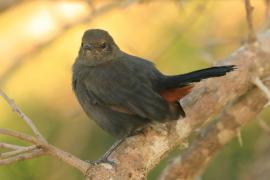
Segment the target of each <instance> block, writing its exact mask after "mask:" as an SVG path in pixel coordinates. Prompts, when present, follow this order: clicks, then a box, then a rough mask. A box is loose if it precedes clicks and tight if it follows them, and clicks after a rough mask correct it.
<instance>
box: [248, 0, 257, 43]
mask: <svg viewBox="0 0 270 180" xmlns="http://www.w3.org/2000/svg"><path fill="white" fill-rule="evenodd" d="M245 9H246V18H247V24H248V40H247V42H248V43H249V44H252V43H254V42H256V41H257V38H256V34H255V31H254V27H253V21H252V12H253V10H254V7H253V6H251V3H250V0H245Z"/></svg>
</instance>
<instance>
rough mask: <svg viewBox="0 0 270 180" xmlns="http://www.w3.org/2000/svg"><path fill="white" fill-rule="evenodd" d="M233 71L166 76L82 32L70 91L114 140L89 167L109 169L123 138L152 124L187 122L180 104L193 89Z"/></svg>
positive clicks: (104, 35)
mask: <svg viewBox="0 0 270 180" xmlns="http://www.w3.org/2000/svg"><path fill="white" fill-rule="evenodd" d="M234 69H235V66H234V65H226V66H216V67H209V68H206V69H201V70H197V71H193V72H190V73H186V74H180V75H165V74H163V73H161V72H160V71H159V70H158V69H157V68H156V67H155V65H154V64H153V63H152V62H151V61H148V60H145V59H143V58H140V57H137V56H133V55H130V54H128V53H125V52H124V51H122V50H121V49H120V48H119V47H118V46H117V44H116V43H115V41H114V40H113V38H112V37H111V35H110V34H109V33H108V32H107V31H105V30H102V29H89V30H86V31H85V32H84V34H83V37H82V41H81V46H80V49H79V53H78V56H77V57H76V60H75V63H74V64H73V66H72V88H73V91H74V93H75V96H76V98H77V99H78V102H79V104H80V105H81V107H82V109H83V110H84V112H85V113H86V114H87V116H88V117H89V118H90V119H92V120H94V121H95V122H96V123H97V124H98V125H99V126H100V127H101V128H102V129H103V130H105V131H106V132H108V133H109V134H111V135H112V136H114V137H116V138H117V141H116V143H115V144H114V145H113V146H112V147H111V148H110V149H109V150H108V151H107V152H106V153H105V154H104V155H103V156H102V157H101V158H100V159H98V160H96V161H92V162H93V163H94V164H99V163H110V164H113V163H114V162H112V161H110V160H109V159H108V157H109V156H110V155H111V153H112V152H113V151H114V150H115V149H116V148H117V147H118V146H119V145H120V144H121V143H122V142H123V141H124V140H125V139H126V138H127V137H129V136H133V135H135V134H137V133H139V132H141V131H142V130H143V129H144V128H145V127H147V126H149V124H151V123H153V122H159V123H165V122H170V121H176V120H178V119H180V118H184V117H186V113H185V111H184V109H183V107H182V106H181V104H180V99H182V98H183V97H185V96H186V95H187V94H189V93H190V92H191V91H192V88H193V87H194V83H196V82H199V81H201V80H203V79H207V78H213V77H220V76H224V75H226V73H228V72H230V71H233V70H234Z"/></svg>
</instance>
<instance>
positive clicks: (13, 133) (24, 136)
mask: <svg viewBox="0 0 270 180" xmlns="http://www.w3.org/2000/svg"><path fill="white" fill-rule="evenodd" d="M0 134H3V135H6V136H12V137H15V138H17V139H21V140H23V141H27V142H30V143H33V144H36V145H41V144H45V142H44V141H40V140H39V139H37V138H35V137H33V136H30V135H28V134H25V133H21V132H17V131H12V130H9V129H4V128H0Z"/></svg>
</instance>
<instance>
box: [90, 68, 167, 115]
mask: <svg viewBox="0 0 270 180" xmlns="http://www.w3.org/2000/svg"><path fill="white" fill-rule="evenodd" d="M85 86H86V89H87V91H89V92H91V94H93V95H94V96H95V97H96V98H97V99H98V100H99V101H100V102H102V104H103V105H104V106H106V107H110V108H111V109H112V110H115V111H120V112H123V113H131V114H137V115H138V116H141V117H143V118H147V119H153V120H164V119H166V118H167V116H168V115H169V113H170V109H169V105H168V103H167V102H166V101H165V100H164V99H163V98H162V97H161V96H160V95H159V94H158V93H156V92H155V91H154V90H153V87H152V84H151V82H150V81H149V78H148V77H147V74H145V75H142V74H140V73H139V72H137V73H135V72H133V71H132V70H130V68H129V66H128V67H127V66H126V64H123V63H115V65H114V64H113V63H112V64H111V65H107V66H103V67H102V68H100V70H99V69H98V67H97V68H96V69H95V71H94V73H92V74H91V75H89V78H88V79H86V81H85Z"/></svg>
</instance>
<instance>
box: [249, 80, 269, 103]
mask: <svg viewBox="0 0 270 180" xmlns="http://www.w3.org/2000/svg"><path fill="white" fill-rule="evenodd" d="M253 83H254V84H255V85H256V86H257V87H258V88H259V89H260V90H261V91H262V92H264V94H265V95H266V97H267V99H268V101H269V102H268V103H267V104H266V105H265V106H268V105H269V103H270V91H269V89H268V88H267V87H266V86H265V85H264V84H263V82H262V81H261V80H260V78H258V77H255V78H254V80H253Z"/></svg>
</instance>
